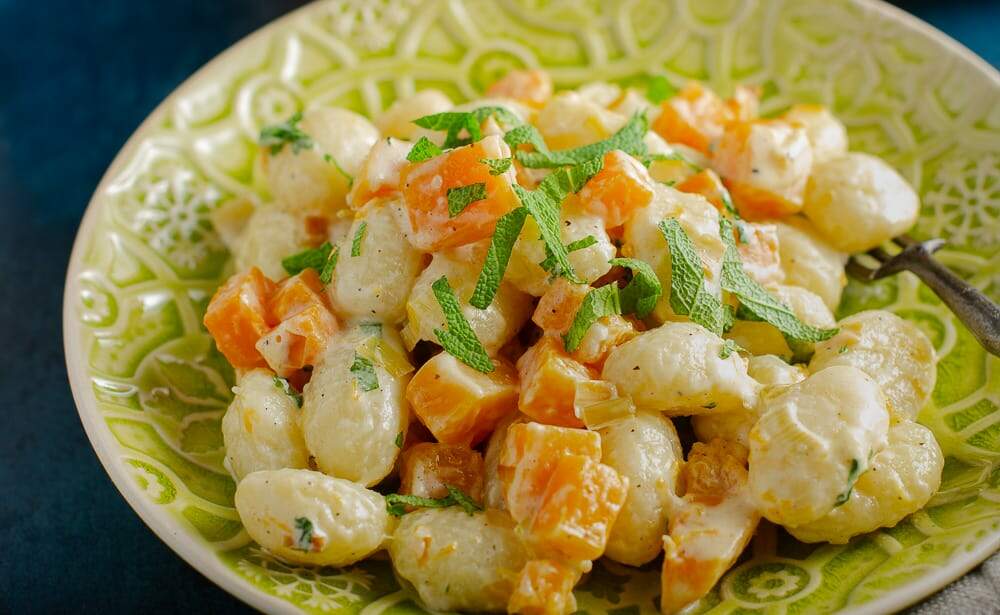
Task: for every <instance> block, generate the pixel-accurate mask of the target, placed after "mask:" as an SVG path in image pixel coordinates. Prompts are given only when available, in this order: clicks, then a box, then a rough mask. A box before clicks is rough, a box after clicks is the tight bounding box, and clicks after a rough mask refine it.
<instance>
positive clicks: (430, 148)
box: [406, 137, 443, 162]
mask: <svg viewBox="0 0 1000 615" xmlns="http://www.w3.org/2000/svg"><path fill="white" fill-rule="evenodd" d="M442 153H443V152H442V150H441V148H440V147H438V146H437V145H436V144H435V143H434V142H433V141H431V140H430V139H428V138H427V137H420V139H419V140H418V141H417V142H416V143H414V144H413V147H412V148H410V153H409V154H407V155H406V159H407V160H409V161H410V162H424V161H425V160H430V159H431V158H433V157H435V156H438V155H440V154H442Z"/></svg>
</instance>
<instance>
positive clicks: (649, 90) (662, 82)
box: [646, 75, 677, 105]
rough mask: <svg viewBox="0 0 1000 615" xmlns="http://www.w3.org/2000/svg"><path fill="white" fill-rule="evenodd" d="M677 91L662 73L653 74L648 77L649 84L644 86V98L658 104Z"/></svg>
mask: <svg viewBox="0 0 1000 615" xmlns="http://www.w3.org/2000/svg"><path fill="white" fill-rule="evenodd" d="M676 93H677V88H675V87H674V85H673V84H672V83H670V81H668V80H667V78H666V77H664V76H663V75H655V76H653V77H650V78H649V85H647V86H646V98H647V99H648V100H649V102H651V103H653V104H654V105H658V104H660V103H661V102H663V101H665V100H666V99H668V98H670V97H672V96H673V95H674V94H676Z"/></svg>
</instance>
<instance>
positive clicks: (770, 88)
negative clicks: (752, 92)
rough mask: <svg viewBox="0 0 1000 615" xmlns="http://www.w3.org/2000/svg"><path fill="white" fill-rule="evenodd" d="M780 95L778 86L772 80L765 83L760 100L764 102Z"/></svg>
mask: <svg viewBox="0 0 1000 615" xmlns="http://www.w3.org/2000/svg"><path fill="white" fill-rule="evenodd" d="M777 93H778V84H777V83H775V82H774V81H771V80H770V79H769V80H767V81H765V82H764V86H763V87H761V90H760V99H761V100H762V101H764V100H767V99H768V98H771V97H772V96H774V95H776V94H777Z"/></svg>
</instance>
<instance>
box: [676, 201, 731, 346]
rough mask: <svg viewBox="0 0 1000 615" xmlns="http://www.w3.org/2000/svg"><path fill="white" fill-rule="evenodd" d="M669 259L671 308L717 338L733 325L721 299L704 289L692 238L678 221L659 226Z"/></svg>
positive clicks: (703, 279) (701, 269)
mask: <svg viewBox="0 0 1000 615" xmlns="http://www.w3.org/2000/svg"><path fill="white" fill-rule="evenodd" d="M660 231H661V232H662V233H663V237H664V239H666V240H667V247H668V249H669V256H670V307H671V308H672V309H673V310H674V312H675V313H676V314H679V315H681V316H688V317H689V318H691V322H694V323H696V324H699V325H701V326H703V327H705V328H706V329H708V330H709V331H711V332H712V333H715V334H716V335H722V333H723V332H724V331H725V330H726V328H728V326H730V325H731V323H732V313H731V312H730V311H729V310H727V309H725V306H723V304H722V299H720V298H719V297H717V296H715V295H714V294H713V293H712V292H710V291H709V290H708V289H706V288H705V271H704V269H703V268H702V262H701V257H700V256H698V252H697V251H696V250H695V247H694V244H693V243H691V238H690V237H688V234H687V233H686V232H685V231H684V228H683V227H682V226H681V224H680V222H678V221H677V220H676V219H675V218H669V219H667V220H664V221H663V222H660Z"/></svg>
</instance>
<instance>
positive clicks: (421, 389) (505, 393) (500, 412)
mask: <svg viewBox="0 0 1000 615" xmlns="http://www.w3.org/2000/svg"><path fill="white" fill-rule="evenodd" d="M493 365H494V366H495V367H496V369H494V370H493V371H492V372H490V373H489V374H484V373H482V372H479V371H476V370H475V369H473V368H471V367H469V366H467V365H465V364H464V363H462V362H461V361H459V360H458V359H456V358H455V357H453V356H452V355H450V354H448V353H447V352H441V353H438V354H436V355H434V356H433V357H431V358H430V360H428V361H427V362H426V363H424V364H423V365H422V366H421V367H420V369H418V370H417V373H416V374H414V375H413V378H412V379H411V380H410V383H409V384H408V385H407V386H406V399H407V401H408V402H409V403H410V408H412V409H413V412H414V413H415V414H416V415H417V417H418V418H419V419H420V422H422V423H423V424H424V425H425V426H426V427H427V429H429V430H430V432H431V433H432V434H434V437H435V438H437V440H438V441H439V442H443V443H445V444H457V445H463V446H474V445H475V444H477V443H478V442H480V441H481V440H482V439H483V438H485V437H486V436H488V435H489V434H490V432H492V431H493V429H494V428H495V427H496V425H497V423H499V422H500V421H501V419H503V418H504V417H506V416H507V415H508V414H510V413H512V412H514V411H515V410H516V409H517V373H516V372H515V371H514V369H513V367H511V365H510V364H509V363H507V362H506V361H504V360H502V359H494V360H493Z"/></svg>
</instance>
